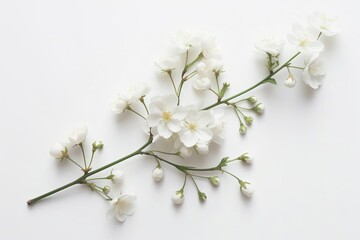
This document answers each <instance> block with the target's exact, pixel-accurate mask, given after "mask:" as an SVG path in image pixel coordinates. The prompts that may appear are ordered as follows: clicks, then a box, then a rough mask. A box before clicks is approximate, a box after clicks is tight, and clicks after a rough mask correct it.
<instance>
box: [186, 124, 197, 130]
mask: <svg viewBox="0 0 360 240" xmlns="http://www.w3.org/2000/svg"><path fill="white" fill-rule="evenodd" d="M187 127H188V129H189V130H191V131H195V130H196V128H197V125H196V124H195V123H189V124H188V126H187Z"/></svg>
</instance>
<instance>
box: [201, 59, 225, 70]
mask: <svg viewBox="0 0 360 240" xmlns="http://www.w3.org/2000/svg"><path fill="white" fill-rule="evenodd" d="M204 62H205V64H206V66H207V68H208V69H210V70H211V71H212V72H221V71H222V70H223V67H224V64H223V62H222V61H221V60H219V59H215V58H210V59H206V60H204Z"/></svg>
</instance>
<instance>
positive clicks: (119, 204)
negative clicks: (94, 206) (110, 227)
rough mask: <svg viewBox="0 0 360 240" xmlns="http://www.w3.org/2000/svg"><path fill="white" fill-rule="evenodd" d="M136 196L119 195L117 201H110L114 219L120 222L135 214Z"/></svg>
mask: <svg viewBox="0 0 360 240" xmlns="http://www.w3.org/2000/svg"><path fill="white" fill-rule="evenodd" d="M135 200H136V196H133V195H120V197H118V198H117V199H114V200H112V201H111V205H112V207H113V209H114V212H115V217H116V219H117V220H119V221H120V222H123V221H125V220H126V219H127V217H128V216H130V215H132V214H134V212H135Z"/></svg>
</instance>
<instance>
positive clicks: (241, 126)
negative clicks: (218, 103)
mask: <svg viewBox="0 0 360 240" xmlns="http://www.w3.org/2000/svg"><path fill="white" fill-rule="evenodd" d="M239 131H240V133H241V134H245V133H246V131H247V127H246V126H245V124H243V123H240V129H239Z"/></svg>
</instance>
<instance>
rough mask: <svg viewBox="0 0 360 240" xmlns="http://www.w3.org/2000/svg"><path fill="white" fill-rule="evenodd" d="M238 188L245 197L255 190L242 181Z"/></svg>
mask: <svg viewBox="0 0 360 240" xmlns="http://www.w3.org/2000/svg"><path fill="white" fill-rule="evenodd" d="M240 190H241V192H242V193H243V194H244V195H245V196H247V197H251V196H252V195H253V194H254V192H255V190H254V189H253V188H252V187H251V186H250V184H248V183H243V184H242V185H241V186H240Z"/></svg>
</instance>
